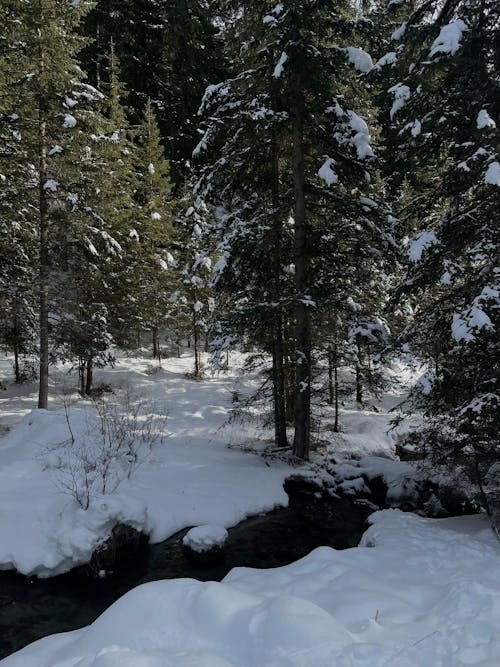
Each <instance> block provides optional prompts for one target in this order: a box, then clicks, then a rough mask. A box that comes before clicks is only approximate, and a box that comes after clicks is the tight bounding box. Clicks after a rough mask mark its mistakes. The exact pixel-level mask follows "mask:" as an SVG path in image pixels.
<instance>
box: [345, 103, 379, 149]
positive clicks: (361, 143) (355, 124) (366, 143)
mask: <svg viewBox="0 0 500 667" xmlns="http://www.w3.org/2000/svg"><path fill="white" fill-rule="evenodd" d="M347 115H348V116H349V125H350V126H351V130H353V132H354V133H355V134H354V136H353V137H352V139H351V143H352V144H353V145H354V146H355V147H356V152H357V154H358V158H359V159H360V160H363V159H364V158H367V157H373V155H374V153H373V150H372V147H371V143H370V142H371V137H370V132H369V130H368V125H367V124H366V122H365V121H364V120H363V118H361V116H358V114H357V113H355V112H354V111H351V110H349V111H348V112H347Z"/></svg>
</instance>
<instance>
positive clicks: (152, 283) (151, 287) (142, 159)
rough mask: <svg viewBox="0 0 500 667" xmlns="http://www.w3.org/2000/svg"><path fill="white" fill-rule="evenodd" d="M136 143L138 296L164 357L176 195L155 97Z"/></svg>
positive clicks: (145, 320) (157, 348) (155, 346)
mask: <svg viewBox="0 0 500 667" xmlns="http://www.w3.org/2000/svg"><path fill="white" fill-rule="evenodd" d="M136 144H137V148H136V151H135V155H134V164H135V169H136V172H137V176H138V183H137V189H136V192H135V200H136V201H137V203H138V205H139V207H140V210H141V217H140V222H139V225H138V228H137V232H138V243H139V258H138V261H139V267H138V268H139V271H138V280H139V299H140V304H141V314H142V321H143V326H144V327H145V328H146V329H148V330H150V331H151V333H152V337H153V356H154V357H156V358H160V339H159V334H160V331H161V328H162V327H164V326H165V325H166V324H167V322H168V320H169V318H170V316H171V311H172V301H171V297H172V292H173V290H174V287H173V282H174V277H173V268H174V267H173V265H174V259H173V256H172V253H171V248H172V242H173V227H172V222H173V217H174V207H175V200H174V199H172V194H171V192H172V187H173V186H172V184H171V183H170V168H169V163H168V161H167V160H166V159H165V154H164V149H163V146H162V144H161V137H160V131H159V128H158V125H157V122H156V115H155V112H154V109H153V106H152V104H151V101H150V100H148V102H147V104H146V108H145V111H144V118H143V121H142V123H141V125H140V126H139V128H138V129H137V131H136Z"/></svg>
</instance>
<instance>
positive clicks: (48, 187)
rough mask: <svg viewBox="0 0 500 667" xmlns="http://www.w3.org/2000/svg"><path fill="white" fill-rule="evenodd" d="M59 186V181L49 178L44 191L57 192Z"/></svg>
mask: <svg viewBox="0 0 500 667" xmlns="http://www.w3.org/2000/svg"><path fill="white" fill-rule="evenodd" d="M58 186H59V183H58V182H57V181H55V180H54V179H53V178H49V179H47V180H46V181H45V183H44V184H43V189H44V190H50V191H51V192H57V188H58Z"/></svg>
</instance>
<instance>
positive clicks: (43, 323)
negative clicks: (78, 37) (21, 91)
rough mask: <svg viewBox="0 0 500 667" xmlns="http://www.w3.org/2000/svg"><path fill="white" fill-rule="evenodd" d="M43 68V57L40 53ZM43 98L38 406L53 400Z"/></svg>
mask: <svg viewBox="0 0 500 667" xmlns="http://www.w3.org/2000/svg"><path fill="white" fill-rule="evenodd" d="M40 69H41V70H43V59H42V54H41V53H40ZM42 103H43V100H41V99H40V100H39V110H38V189H39V203H38V207H39V210H38V215H39V218H38V243H39V251H38V252H39V259H38V262H39V269H38V271H39V273H38V280H39V285H38V288H39V337H40V379H39V388H38V407H39V408H42V409H45V410H46V409H47V408H48V403H49V223H48V201H47V190H46V189H45V183H46V181H47V145H46V143H47V138H46V133H47V125H46V122H45V118H44V112H43V104H42Z"/></svg>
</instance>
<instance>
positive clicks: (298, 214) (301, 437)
mask: <svg viewBox="0 0 500 667" xmlns="http://www.w3.org/2000/svg"><path fill="white" fill-rule="evenodd" d="M297 83H298V84H299V83H300V82H297ZM297 90H298V91H300V85H299V86H298V87H297ZM303 134H304V101H303V98H302V96H301V95H300V92H299V94H298V95H297V99H296V101H295V104H294V114H293V136H292V140H293V158H292V168H293V181H294V195H295V201H294V204H295V206H294V214H295V222H294V254H295V309H294V314H295V344H296V350H295V433H294V441H293V451H294V454H295V455H296V456H297V457H299V458H301V459H305V460H307V459H308V458H309V448H310V439H311V433H310V431H311V325H310V317H309V310H308V306H307V305H306V304H305V303H304V297H305V296H306V294H307V287H308V272H309V258H308V248H307V220H306V201H305V165H304V146H303V141H304V137H303Z"/></svg>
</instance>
